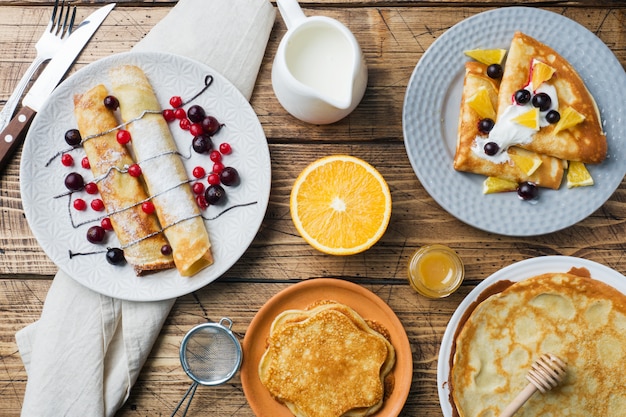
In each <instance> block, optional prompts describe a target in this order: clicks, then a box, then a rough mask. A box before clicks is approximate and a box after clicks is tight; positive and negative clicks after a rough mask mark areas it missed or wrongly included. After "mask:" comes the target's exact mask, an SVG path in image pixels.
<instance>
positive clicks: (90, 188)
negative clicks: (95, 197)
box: [85, 182, 98, 194]
mask: <svg viewBox="0 0 626 417" xmlns="http://www.w3.org/2000/svg"><path fill="white" fill-rule="evenodd" d="M85 191H86V192H87V194H97V193H98V186H97V185H96V183H95V182H88V183H87V184H85Z"/></svg>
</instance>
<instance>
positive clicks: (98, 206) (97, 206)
mask: <svg viewBox="0 0 626 417" xmlns="http://www.w3.org/2000/svg"><path fill="white" fill-rule="evenodd" d="M91 208H92V209H94V210H95V211H102V210H104V202H103V201H102V200H100V199H99V198H95V199H93V200H92V201H91Z"/></svg>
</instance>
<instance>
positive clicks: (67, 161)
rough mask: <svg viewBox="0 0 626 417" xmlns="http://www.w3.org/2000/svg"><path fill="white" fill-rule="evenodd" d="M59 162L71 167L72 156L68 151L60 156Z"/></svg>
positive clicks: (72, 162)
mask: <svg viewBox="0 0 626 417" xmlns="http://www.w3.org/2000/svg"><path fill="white" fill-rule="evenodd" d="M61 163H62V164H63V165H64V166H66V167H71V166H72V165H74V158H72V155H70V154H69V153H64V154H63V156H62V157H61Z"/></svg>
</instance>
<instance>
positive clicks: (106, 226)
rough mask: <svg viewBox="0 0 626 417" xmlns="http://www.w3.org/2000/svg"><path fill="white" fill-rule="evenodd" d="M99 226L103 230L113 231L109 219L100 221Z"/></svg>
mask: <svg viewBox="0 0 626 417" xmlns="http://www.w3.org/2000/svg"><path fill="white" fill-rule="evenodd" d="M100 226H102V228H103V229H104V230H113V224H111V219H110V218H108V217H105V218H104V219H102V220H100Z"/></svg>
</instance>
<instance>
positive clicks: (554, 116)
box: [546, 110, 561, 124]
mask: <svg viewBox="0 0 626 417" xmlns="http://www.w3.org/2000/svg"><path fill="white" fill-rule="evenodd" d="M546 120H547V121H548V123H551V124H554V123H558V122H559V120H561V114H560V113H559V112H558V111H556V110H550V111H549V112H548V113H547V114H546Z"/></svg>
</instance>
